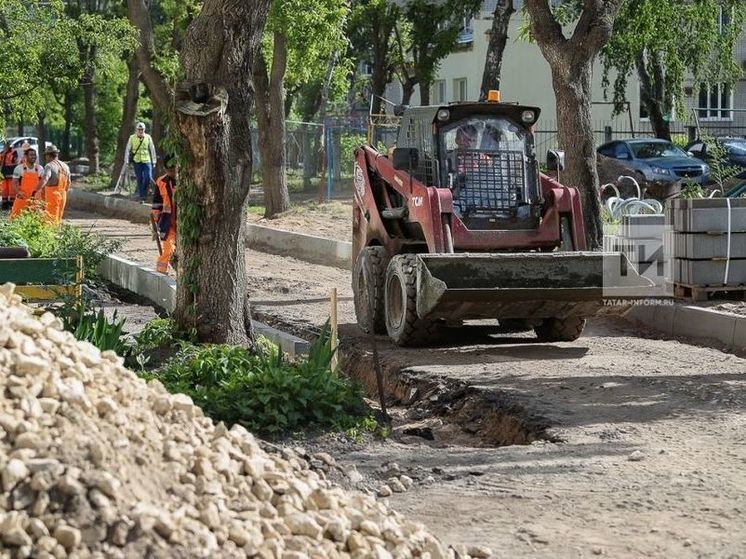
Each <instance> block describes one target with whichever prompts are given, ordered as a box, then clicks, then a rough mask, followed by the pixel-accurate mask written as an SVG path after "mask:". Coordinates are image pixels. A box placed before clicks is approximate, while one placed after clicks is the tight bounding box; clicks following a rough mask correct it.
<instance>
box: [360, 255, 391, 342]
mask: <svg viewBox="0 0 746 559" xmlns="http://www.w3.org/2000/svg"><path fill="white" fill-rule="evenodd" d="M388 263H389V256H388V253H387V252H386V249H385V248H383V247H379V246H374V247H365V248H364V249H363V250H361V251H360V254H358V256H357V260H356V261H355V267H354V268H353V270H352V294H353V299H354V301H355V316H356V317H357V323H358V325H359V326H360V328H361V329H362V330H363V331H364V332H367V333H368V334H385V333H386V317H385V315H384V313H385V309H384V304H383V296H384V281H385V279H386V267H387V266H388ZM366 271H367V274H366V273H365V272H366ZM366 277H367V278H369V279H370V282H371V283H372V284H373V285H372V286H371V285H369V284H368V283H367V281H366ZM371 301H372V303H373V304H372V305H371Z"/></svg>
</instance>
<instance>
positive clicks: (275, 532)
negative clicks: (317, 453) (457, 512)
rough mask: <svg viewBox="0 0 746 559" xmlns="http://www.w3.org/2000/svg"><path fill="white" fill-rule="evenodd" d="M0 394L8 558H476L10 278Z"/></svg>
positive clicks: (1, 522)
mask: <svg viewBox="0 0 746 559" xmlns="http://www.w3.org/2000/svg"><path fill="white" fill-rule="evenodd" d="M0 394H2V398H0V482H1V485H2V487H1V489H2V494H1V495H0V544H1V545H0V557H33V558H36V559H48V558H51V557H56V558H62V557H77V558H85V557H99V558H104V557H105V558H113V559H116V558H119V557H121V558H124V557H137V558H140V557H154V558H160V557H178V558H186V557H210V558H212V557H215V558H217V557H220V558H228V557H247V556H248V557H261V558H275V557H278V558H280V557H281V558H283V559H301V558H321V557H375V558H385V557H431V558H432V559H438V558H443V557H456V556H458V557H464V556H468V554H467V555H464V554H463V552H462V553H456V552H455V551H454V550H452V549H448V550H446V549H444V548H443V547H442V546H441V544H440V543H439V542H438V540H437V539H436V538H435V537H434V536H433V535H431V534H430V533H428V532H427V531H426V530H425V528H424V527H423V526H422V525H420V524H418V523H415V522H411V521H408V520H406V519H405V518H403V517H402V516H400V515H399V514H397V513H394V512H392V511H390V510H388V509H387V508H386V506H385V505H384V504H383V503H381V502H378V501H376V500H375V499H374V498H372V497H370V496H367V495H363V494H359V493H348V492H345V491H343V490H342V489H340V488H337V487H334V486H333V485H332V484H331V483H330V482H328V481H326V480H325V479H323V477H322V476H320V475H319V474H318V473H316V472H314V471H312V470H310V469H309V467H308V463H307V462H306V461H305V460H303V459H301V458H299V457H298V456H295V455H293V454H292V453H291V452H287V453H285V454H284V455H283V456H279V455H271V454H268V453H266V452H264V451H263V450H262V449H261V448H260V446H259V444H258V443H257V441H256V440H255V439H254V437H253V436H252V435H251V433H249V432H248V431H246V430H245V429H243V428H242V427H240V426H234V427H232V428H231V429H230V430H229V429H227V428H226V427H225V425H223V424H222V423H219V424H217V425H215V424H214V423H213V422H212V421H211V420H210V419H209V418H206V417H204V415H203V414H202V410H201V409H200V408H198V407H196V406H194V405H193V404H192V402H191V400H190V399H189V397H187V396H185V395H183V394H176V395H171V394H169V393H168V392H167V391H166V390H165V389H164V388H163V386H162V385H161V384H160V383H158V382H150V383H148V384H146V383H145V382H144V381H143V380H142V379H139V378H138V377H137V376H136V375H135V374H134V373H132V372H131V371H129V370H127V369H126V368H125V367H124V366H123V365H122V359H121V358H120V357H118V356H117V355H116V354H114V353H113V352H106V351H105V352H99V350H98V349H96V348H95V347H94V346H92V345H91V344H88V343H85V342H78V341H76V340H75V339H74V338H73V336H72V335H71V334H69V333H67V332H64V331H62V324H61V322H60V320H59V319H57V318H56V317H55V316H53V315H52V314H49V313H45V314H43V315H42V316H41V317H38V318H37V317H34V316H33V315H32V312H31V309H30V308H29V307H26V306H25V305H23V304H21V300H20V297H18V296H17V295H14V294H13V285H12V284H6V285H4V286H2V287H0ZM322 475H323V474H322ZM3 550H4V551H3ZM471 551H472V553H473V555H475V556H485V555H486V554H487V553H488V552H487V551H485V550H481V549H478V548H474V549H472V550H471Z"/></svg>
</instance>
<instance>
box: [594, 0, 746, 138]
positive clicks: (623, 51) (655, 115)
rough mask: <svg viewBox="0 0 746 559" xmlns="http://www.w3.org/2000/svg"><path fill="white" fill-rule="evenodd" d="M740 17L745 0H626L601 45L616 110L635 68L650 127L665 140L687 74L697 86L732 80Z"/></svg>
mask: <svg viewBox="0 0 746 559" xmlns="http://www.w3.org/2000/svg"><path fill="white" fill-rule="evenodd" d="M745 18H746V2H744V0H697V1H696V2H691V1H690V0H625V2H624V4H623V6H622V9H621V10H620V12H619V17H617V18H616V22H615V24H614V32H613V34H612V36H611V40H610V41H609V42H608V44H607V45H606V46H605V47H604V48H603V50H602V51H601V60H602V62H603V66H604V76H603V81H604V86H605V87H606V88H607V89H608V88H610V87H611V88H612V89H613V100H614V103H615V109H616V111H618V112H621V111H622V110H623V109H624V107H625V103H626V101H627V83H628V80H629V77H630V75H632V73H633V72H636V73H637V76H638V78H639V80H640V101H641V103H642V104H643V105H644V107H645V109H646V110H647V113H648V115H649V116H650V124H651V126H652V127H653V131H654V132H655V135H656V136H657V137H659V138H665V139H669V140H670V139H671V129H670V126H669V121H670V119H671V117H673V116H679V117H682V116H685V115H684V107H685V104H684V86H685V83H686V81H687V79H690V80H692V81H693V83H694V85H695V88H698V87H699V86H701V85H705V86H706V84H710V85H714V86H716V85H718V84H729V85H731V84H733V83H734V81H735V80H736V79H738V78H739V77H740V76H741V75H742V70H741V68H740V66H739V65H738V64H737V62H736V61H735V59H734V57H733V50H734V48H735V45H736V43H737V41H738V39H739V37H740V35H741V34H742V32H743V24H744V19H745ZM612 72H614V73H615V77H614V80H613V87H612V82H611V73H612ZM695 93H698V91H697V90H696V89H695ZM695 98H696V97H695Z"/></svg>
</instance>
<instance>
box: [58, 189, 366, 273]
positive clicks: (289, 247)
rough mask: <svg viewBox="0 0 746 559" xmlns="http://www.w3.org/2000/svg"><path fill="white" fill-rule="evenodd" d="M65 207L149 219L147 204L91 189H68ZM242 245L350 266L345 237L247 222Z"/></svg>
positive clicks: (347, 268) (314, 260)
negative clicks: (334, 237) (339, 238)
mask: <svg viewBox="0 0 746 559" xmlns="http://www.w3.org/2000/svg"><path fill="white" fill-rule="evenodd" d="M68 207H70V208H73V209H76V210H87V211H92V212H95V213H98V214H101V215H105V216H107V217H115V218H119V219H126V220H128V221H132V222H134V223H150V206H149V205H147V204H140V203H138V202H135V201H132V200H127V199H124V198H116V197H114V196H107V195H105V194H99V193H95V192H86V191H82V190H71V191H70V194H69V195H68ZM246 246H247V247H248V248H251V249H254V250H258V251H260V252H266V253H269V254H278V255H280V256H291V257H293V258H297V259H298V260H303V261H305V262H310V263H312V264H322V265H324V266H334V267H336V268H343V269H345V270H349V269H351V262H352V243H351V242H349V241H338V240H336V239H328V238H326V237H318V236H316V235H308V234H305V233H297V232H295V231H285V230H283V229H274V228H272V227H266V226H264V225H255V224H252V223H247V224H246Z"/></svg>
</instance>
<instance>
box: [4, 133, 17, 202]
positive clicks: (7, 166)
mask: <svg viewBox="0 0 746 559" xmlns="http://www.w3.org/2000/svg"><path fill="white" fill-rule="evenodd" d="M16 165H18V154H17V153H16V150H14V149H13V148H12V147H11V145H10V143H7V144H5V145H4V146H3V151H2V152H0V166H2V170H1V172H2V176H0V180H2V181H3V182H2V188H0V196H2V199H1V200H0V210H7V209H10V207H11V206H12V205H13V200H15V197H16V196H15V192H14V191H13V171H15V170H16Z"/></svg>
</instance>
